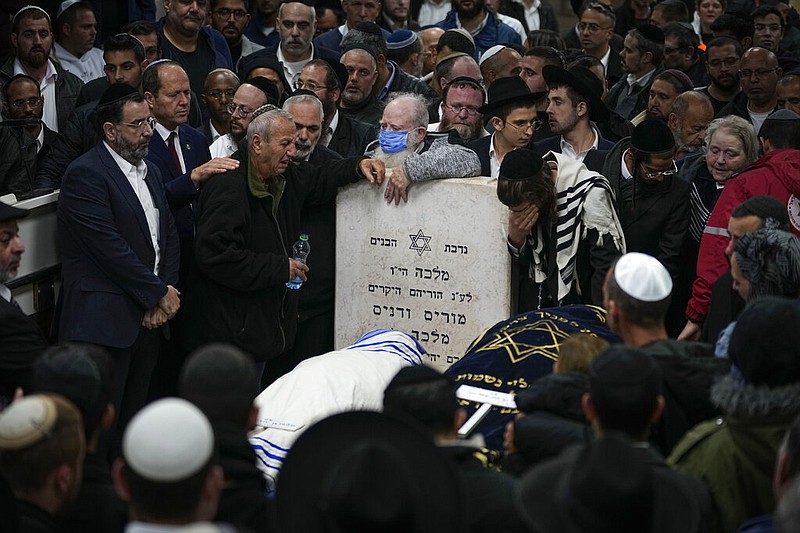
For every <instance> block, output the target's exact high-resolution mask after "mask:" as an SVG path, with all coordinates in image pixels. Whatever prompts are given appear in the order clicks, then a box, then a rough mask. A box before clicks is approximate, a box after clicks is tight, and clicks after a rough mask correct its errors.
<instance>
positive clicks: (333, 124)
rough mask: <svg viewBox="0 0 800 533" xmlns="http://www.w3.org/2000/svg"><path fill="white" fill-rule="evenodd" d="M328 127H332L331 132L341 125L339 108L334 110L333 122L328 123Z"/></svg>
mask: <svg viewBox="0 0 800 533" xmlns="http://www.w3.org/2000/svg"><path fill="white" fill-rule="evenodd" d="M328 127H329V128H330V129H331V133H333V132H334V131H336V128H338V127H339V109H336V111H334V113H333V118H332V119H331V123H330V124H329V125H328Z"/></svg>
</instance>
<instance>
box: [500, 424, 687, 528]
mask: <svg viewBox="0 0 800 533" xmlns="http://www.w3.org/2000/svg"><path fill="white" fill-rule="evenodd" d="M648 454H649V452H644V451H642V450H637V449H636V448H634V447H632V446H631V444H630V443H629V442H628V441H627V440H625V439H624V438H622V437H621V436H617V435H615V434H613V433H612V434H609V435H606V436H604V437H601V438H600V439H597V440H595V441H592V442H591V443H589V444H587V445H585V446H583V447H581V448H573V449H571V450H567V451H566V452H565V453H563V454H562V455H561V456H559V457H558V458H556V459H553V460H550V461H545V462H543V463H539V464H538V465H536V466H534V467H533V468H532V469H530V470H529V471H528V473H527V474H526V475H525V476H524V477H523V478H522V479H521V480H520V483H519V487H518V490H517V494H516V498H515V500H516V507H517V510H518V511H519V513H520V515H521V516H522V518H523V520H524V521H525V522H526V523H527V524H528V527H529V528H530V530H531V531H538V532H539V533H579V532H585V531H593V532H595V533H606V532H607V533H616V532H620V531H636V532H637V533H649V532H656V531H696V530H698V529H699V528H700V525H701V524H702V522H703V513H702V512H701V507H702V504H701V502H699V501H697V500H698V499H697V497H696V495H695V494H693V491H692V490H691V486H690V485H687V484H686V483H685V482H683V481H682V480H679V479H678V477H677V476H675V475H674V474H673V473H671V472H669V471H668V469H665V468H659V467H658V466H653V465H652V464H650V461H651V459H649V457H650V456H649V455H648Z"/></svg>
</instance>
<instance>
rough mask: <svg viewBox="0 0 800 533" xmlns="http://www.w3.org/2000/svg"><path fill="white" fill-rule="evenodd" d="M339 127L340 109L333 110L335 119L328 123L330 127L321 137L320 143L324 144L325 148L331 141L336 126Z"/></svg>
mask: <svg viewBox="0 0 800 533" xmlns="http://www.w3.org/2000/svg"><path fill="white" fill-rule="evenodd" d="M338 127H339V110H338V109H337V110H336V111H334V112H333V119H331V123H330V124H329V125H328V128H327V129H326V130H325V133H323V134H322V135H321V136H320V138H319V144H321V145H322V146H324V147H325V148H327V147H328V145H329V144H330V143H331V140H332V139H333V132H334V131H336V128H338Z"/></svg>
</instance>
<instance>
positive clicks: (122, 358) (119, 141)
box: [58, 84, 180, 440]
mask: <svg viewBox="0 0 800 533" xmlns="http://www.w3.org/2000/svg"><path fill="white" fill-rule="evenodd" d="M97 119H98V121H97V126H98V128H101V129H102V141H101V142H100V143H98V144H97V146H95V147H94V148H93V149H91V150H90V151H89V152H87V153H86V154H84V155H82V156H81V157H79V158H78V159H76V160H75V161H74V162H73V163H72V164H71V165H70V166H69V168H67V172H66V174H65V175H64V179H63V181H62V184H61V195H60V197H59V202H58V239H59V242H60V243H61V261H62V263H61V265H62V270H61V275H62V285H61V302H62V306H61V307H62V309H61V315H60V320H59V331H58V336H59V340H60V341H62V342H63V341H74V342H86V343H91V344H96V345H99V346H104V347H106V349H108V351H109V353H110V354H111V356H112V358H113V360H114V363H115V368H116V376H115V389H114V404H115V406H116V408H117V412H118V413H119V426H118V428H117V435H116V438H117V439H118V438H119V435H121V431H120V430H121V429H122V428H124V426H125V424H126V423H127V422H128V421H129V420H130V418H131V417H132V416H133V414H134V413H135V412H136V411H138V410H139V409H140V408H141V407H142V406H143V405H144V404H145V401H146V400H147V392H148V388H149V385H150V377H151V375H152V372H153V368H154V367H155V364H156V361H157V359H158V350H159V331H158V329H159V328H160V327H161V326H163V325H164V324H166V323H167V320H169V319H170V318H172V317H173V316H175V313H176V312H177V311H178V308H179V307H180V298H179V293H178V290H177V289H176V288H175V284H176V283H177V281H178V264H179V253H180V249H179V246H178V235H177V232H176V230H175V223H174V220H173V218H172V213H171V212H170V210H169V207H168V205H167V199H166V196H165V195H164V186H163V182H162V178H161V172H159V170H158V167H157V166H156V165H154V164H152V163H149V162H146V161H144V157H145V156H146V155H147V152H148V146H149V144H150V138H151V137H152V135H153V130H152V126H151V123H150V122H149V119H150V111H149V109H148V106H147V103H146V102H145V100H144V97H143V96H142V95H141V94H139V93H138V92H137V91H136V90H135V89H134V88H132V87H130V86H129V85H125V84H115V85H112V86H111V87H110V88H109V89H108V90H107V91H106V92H105V93H104V94H103V98H101V99H100V102H99V103H98V109H97ZM165 333H166V332H165ZM115 440H116V439H115Z"/></svg>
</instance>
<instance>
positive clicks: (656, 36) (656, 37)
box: [636, 24, 664, 44]
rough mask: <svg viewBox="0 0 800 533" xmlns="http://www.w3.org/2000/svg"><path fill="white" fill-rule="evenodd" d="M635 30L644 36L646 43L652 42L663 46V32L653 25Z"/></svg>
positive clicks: (642, 26)
mask: <svg viewBox="0 0 800 533" xmlns="http://www.w3.org/2000/svg"><path fill="white" fill-rule="evenodd" d="M636 30H637V31H638V32H639V33H641V34H642V35H644V36H645V38H646V39H647V40H648V41H653V42H654V43H657V44H664V32H663V31H661V28H659V27H658V26H654V25H653V24H643V25H641V26H639V27H638V28H636Z"/></svg>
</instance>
